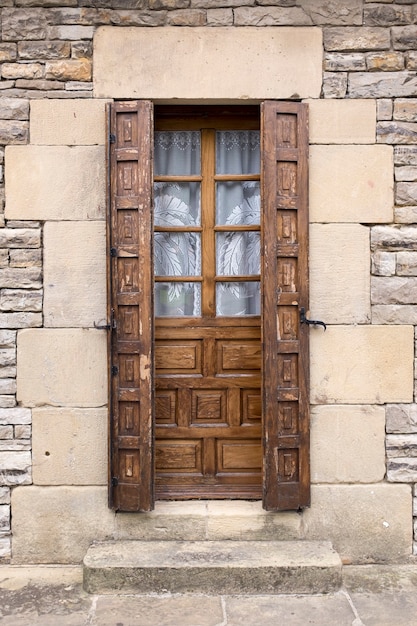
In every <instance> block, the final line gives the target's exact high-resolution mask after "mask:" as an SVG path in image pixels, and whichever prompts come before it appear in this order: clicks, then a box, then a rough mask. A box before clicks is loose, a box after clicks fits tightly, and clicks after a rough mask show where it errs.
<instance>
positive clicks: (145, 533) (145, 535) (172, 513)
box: [113, 500, 303, 541]
mask: <svg viewBox="0 0 417 626" xmlns="http://www.w3.org/2000/svg"><path fill="white" fill-rule="evenodd" d="M302 537H303V530H302V514H301V513H297V512H294V511H285V512H281V513H272V512H269V511H265V510H264V509H263V508H262V502H260V501H247V500H198V501H197V500H192V501H191V500H189V501H157V502H156V505H155V509H154V510H153V511H151V512H150V513H117V514H116V531H115V534H114V537H113V538H114V539H118V540H121V539H122V540H123V539H126V540H144V541H157V540H178V541H181V540H183V541H215V540H236V541H239V540H242V541H244V540H247V539H250V540H258V541H269V540H274V541H284V540H297V539H301V538H302Z"/></svg>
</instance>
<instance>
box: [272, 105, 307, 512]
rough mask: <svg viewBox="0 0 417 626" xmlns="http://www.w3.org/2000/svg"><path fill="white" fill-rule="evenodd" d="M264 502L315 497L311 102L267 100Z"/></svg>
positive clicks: (297, 503) (277, 504)
mask: <svg viewBox="0 0 417 626" xmlns="http://www.w3.org/2000/svg"><path fill="white" fill-rule="evenodd" d="M261 118H262V131H261V132H262V193H263V203H262V206H263V254H264V258H263V269H262V271H263V331H262V332H263V428H264V446H265V449H264V455H265V456H264V508H266V509H267V510H272V511H273V510H275V511H278V510H286V509H298V508H301V507H306V506H308V505H309V504H310V472H309V385H308V367H309V351H308V326H307V325H304V324H303V325H301V324H300V310H301V308H304V309H305V311H308V187H307V181H308V177H307V168H308V118H307V105H304V104H300V103H296V102H287V103H284V102H265V103H264V104H263V105H262V115H261Z"/></svg>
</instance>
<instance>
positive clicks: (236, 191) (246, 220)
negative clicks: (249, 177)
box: [216, 181, 261, 225]
mask: <svg viewBox="0 0 417 626" xmlns="http://www.w3.org/2000/svg"><path fill="white" fill-rule="evenodd" d="M260 222H261V192H260V185H259V183H258V182H252V181H245V182H227V183H217V185H216V224H219V225H224V224H241V225H243V224H260Z"/></svg>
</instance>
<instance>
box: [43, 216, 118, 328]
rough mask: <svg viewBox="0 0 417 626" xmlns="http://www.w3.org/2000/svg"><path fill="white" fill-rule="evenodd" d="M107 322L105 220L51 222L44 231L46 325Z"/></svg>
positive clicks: (84, 326)
mask: <svg viewBox="0 0 417 626" xmlns="http://www.w3.org/2000/svg"><path fill="white" fill-rule="evenodd" d="M94 323H96V324H105V323H106V226H105V223H104V222H87V221H84V222H47V223H46V224H45V231H44V325H45V326H49V327H58V328H59V327H82V328H86V327H89V326H90V327H91V326H93V325H94Z"/></svg>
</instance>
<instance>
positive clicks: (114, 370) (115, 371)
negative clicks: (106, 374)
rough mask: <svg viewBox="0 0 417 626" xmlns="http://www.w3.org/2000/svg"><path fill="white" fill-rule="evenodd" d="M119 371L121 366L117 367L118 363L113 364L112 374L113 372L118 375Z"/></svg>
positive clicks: (113, 374)
mask: <svg viewBox="0 0 417 626" xmlns="http://www.w3.org/2000/svg"><path fill="white" fill-rule="evenodd" d="M118 373H119V368H118V367H117V365H112V366H111V374H112V376H117V374H118Z"/></svg>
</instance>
